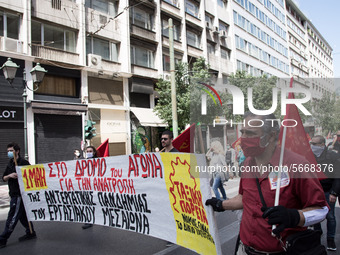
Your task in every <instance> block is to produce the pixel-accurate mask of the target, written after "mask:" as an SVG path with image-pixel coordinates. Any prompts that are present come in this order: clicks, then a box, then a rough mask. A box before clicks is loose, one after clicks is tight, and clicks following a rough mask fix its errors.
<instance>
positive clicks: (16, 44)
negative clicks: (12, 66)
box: [3, 38, 24, 53]
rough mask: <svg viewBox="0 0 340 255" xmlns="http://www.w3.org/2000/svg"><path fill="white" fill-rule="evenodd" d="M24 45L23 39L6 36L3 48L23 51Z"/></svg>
mask: <svg viewBox="0 0 340 255" xmlns="http://www.w3.org/2000/svg"><path fill="white" fill-rule="evenodd" d="M23 46H24V42H23V41H18V40H15V39H11V38H5V40H4V47H3V49H5V50H6V51H11V52H17V53H22V52H23Z"/></svg>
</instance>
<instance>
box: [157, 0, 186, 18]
mask: <svg viewBox="0 0 340 255" xmlns="http://www.w3.org/2000/svg"><path fill="white" fill-rule="evenodd" d="M173 3H175V4H170V3H168V2H166V1H161V11H162V12H166V13H168V14H171V15H172V16H175V17H177V18H179V19H182V16H181V12H180V9H179V2H178V1H177V2H175V1H173Z"/></svg>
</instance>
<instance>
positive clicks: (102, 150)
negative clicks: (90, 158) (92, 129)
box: [97, 138, 110, 157]
mask: <svg viewBox="0 0 340 255" xmlns="http://www.w3.org/2000/svg"><path fill="white" fill-rule="evenodd" d="M97 152H98V154H99V157H109V156H110V153H109V138H107V139H106V140H105V142H103V143H102V144H101V145H99V146H98V148H97Z"/></svg>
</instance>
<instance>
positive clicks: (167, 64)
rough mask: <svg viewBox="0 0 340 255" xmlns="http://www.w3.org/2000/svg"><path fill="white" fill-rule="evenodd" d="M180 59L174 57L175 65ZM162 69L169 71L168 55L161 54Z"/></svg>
mask: <svg viewBox="0 0 340 255" xmlns="http://www.w3.org/2000/svg"><path fill="white" fill-rule="evenodd" d="M180 61H181V60H180V59H178V58H175V65H177V64H178V63H179V62H180ZM163 71H168V72H170V56H168V55H163Z"/></svg>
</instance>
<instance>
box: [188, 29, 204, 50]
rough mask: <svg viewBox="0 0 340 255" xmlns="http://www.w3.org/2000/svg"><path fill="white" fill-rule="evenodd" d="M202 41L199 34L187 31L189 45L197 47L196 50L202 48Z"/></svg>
mask: <svg viewBox="0 0 340 255" xmlns="http://www.w3.org/2000/svg"><path fill="white" fill-rule="evenodd" d="M200 41H201V38H200V36H199V35H198V34H197V33H195V32H193V31H190V30H188V31H187V43H188V45H190V46H193V47H196V48H200V47H201V43H200Z"/></svg>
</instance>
